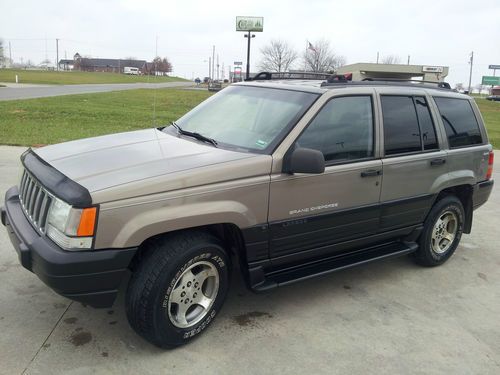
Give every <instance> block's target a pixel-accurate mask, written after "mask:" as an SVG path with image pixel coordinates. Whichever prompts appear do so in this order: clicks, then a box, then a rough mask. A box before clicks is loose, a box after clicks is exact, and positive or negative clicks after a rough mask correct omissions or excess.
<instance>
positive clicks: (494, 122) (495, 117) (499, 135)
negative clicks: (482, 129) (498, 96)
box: [476, 99, 500, 150]
mask: <svg viewBox="0 0 500 375" xmlns="http://www.w3.org/2000/svg"><path fill="white" fill-rule="evenodd" d="M476 103H477V105H478V106H479V109H480V110H481V115H482V116H483V120H484V122H485V124H486V129H488V137H489V138H490V143H491V144H492V145H493V147H494V148H495V149H496V150H498V149H500V102H492V101H489V100H486V99H476Z"/></svg>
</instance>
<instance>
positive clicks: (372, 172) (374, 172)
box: [361, 169, 382, 177]
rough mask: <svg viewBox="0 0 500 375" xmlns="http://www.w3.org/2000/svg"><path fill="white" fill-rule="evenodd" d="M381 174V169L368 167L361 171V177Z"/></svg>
mask: <svg viewBox="0 0 500 375" xmlns="http://www.w3.org/2000/svg"><path fill="white" fill-rule="evenodd" d="M381 174H382V170H380V169H369V170H367V171H363V172H361V177H373V176H380V175H381Z"/></svg>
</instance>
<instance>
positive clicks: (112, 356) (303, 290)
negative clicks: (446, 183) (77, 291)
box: [0, 146, 500, 375]
mask: <svg viewBox="0 0 500 375" xmlns="http://www.w3.org/2000/svg"><path fill="white" fill-rule="evenodd" d="M22 151H23V148H19V147H7V146H0V175H1V176H2V178H1V179H0V194H2V196H3V193H4V192H5V191H6V189H7V188H8V187H10V186H11V185H13V184H15V183H16V181H17V179H18V176H19V163H18V157H19V155H20V154H21V152H22ZM495 177H496V179H497V181H499V179H500V173H495ZM499 225H500V186H498V184H497V185H496V186H495V188H494V192H493V195H492V197H491V198H490V201H489V202H488V203H487V204H486V205H485V206H483V207H481V208H480V209H479V210H478V211H476V213H475V217H474V226H473V233H472V234H471V235H464V237H463V239H462V242H461V245H460V246H459V248H458V249H457V251H456V253H455V255H454V256H453V257H452V258H451V259H450V260H449V261H448V262H447V263H446V264H445V265H443V266H442V267H437V268H421V267H418V266H416V265H415V264H414V263H413V262H412V261H411V259H410V258H409V257H402V258H398V259H392V260H387V261H382V262H378V263H373V264H369V265H364V266H361V267H358V268H356V269H351V270H344V271H341V272H337V273H334V274H331V275H329V276H326V277H322V278H317V279H313V280H309V281H306V282H302V283H298V284H294V285H291V286H288V287H283V288H279V289H276V290H273V291H271V292H269V293H267V294H253V293H251V292H249V291H247V290H246V289H245V287H244V286H243V283H242V281H241V279H240V278H238V276H237V275H236V273H235V277H234V279H233V283H232V286H231V290H230V293H229V296H228V299H227V301H226V304H225V306H224V308H223V309H222V311H221V313H220V314H219V316H218V317H217V319H216V320H215V321H214V324H213V325H212V326H211V327H210V328H209V329H208V330H207V331H206V332H205V333H204V334H203V335H201V336H200V337H199V338H197V339H196V340H195V341H193V342H192V343H191V344H189V345H187V346H184V347H181V348H178V349H176V350H171V351H162V350H160V349H158V348H156V347H154V346H152V345H150V344H148V343H147V342H145V341H144V340H142V339H141V338H139V337H138V336H137V335H136V334H135V333H134V332H133V331H132V330H131V329H130V328H129V326H128V324H127V319H126V317H125V314H124V309H123V294H122V295H121V296H120V297H119V299H118V301H117V302H116V303H115V306H114V307H113V308H111V309H104V310H97V309H92V308H90V307H85V306H83V305H82V304H80V303H76V302H70V301H69V300H66V299H64V298H63V297H60V296H58V295H56V294H55V293H53V292H52V291H51V290H50V289H49V288H47V287H46V286H45V285H44V284H43V283H42V282H41V281H40V280H39V279H38V278H37V277H36V276H35V275H33V274H31V273H30V272H28V271H26V270H24V269H23V268H22V267H21V266H20V265H19V262H18V260H17V255H16V253H15V252H14V250H13V248H12V246H11V244H10V243H9V241H8V238H7V234H6V231H5V230H4V228H0V373H2V374H19V373H23V372H25V373H27V374H48V373H50V374H88V373H98V374H102V373H106V374H109V373H113V374H114V373H121V374H136V373H140V374H167V373H173V374H197V375H199V374H277V373H286V374H334V373H338V374H443V373H449V374H499V373H500V319H499V316H500V251H499V249H498V244H499V243H500V231H499V230H498V228H499Z"/></svg>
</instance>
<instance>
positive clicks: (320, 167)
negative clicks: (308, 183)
mask: <svg viewBox="0 0 500 375" xmlns="http://www.w3.org/2000/svg"><path fill="white" fill-rule="evenodd" d="M324 171H325V157H324V156H323V153H322V152H321V151H318V150H313V149H310V148H301V147H299V148H296V149H295V150H293V151H292V154H291V155H290V159H289V162H288V168H287V171H286V172H288V173H310V174H319V173H323V172H324Z"/></svg>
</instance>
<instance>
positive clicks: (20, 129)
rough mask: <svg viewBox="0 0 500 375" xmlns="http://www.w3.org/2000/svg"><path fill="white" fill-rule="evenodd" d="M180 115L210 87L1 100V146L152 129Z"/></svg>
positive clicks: (201, 99)
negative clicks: (154, 103) (197, 89)
mask: <svg viewBox="0 0 500 375" xmlns="http://www.w3.org/2000/svg"><path fill="white" fill-rule="evenodd" d="M155 94H156V126H160V125H162V124H168V123H169V122H170V121H173V120H176V119H178V118H179V117H180V116H181V115H183V114H184V113H186V112H187V111H189V110H190V109H191V108H193V107H194V106H196V105H197V104H198V103H200V102H202V101H203V100H205V99H206V98H208V97H209V96H210V93H208V91H195V90H175V89H157V90H152V89H141V90H130V91H115V92H109V93H99V94H81V95H68V96H58V97H51V98H40V99H29V100H13V101H0V144H4V145H23V146H33V145H44V144H52V143H59V142H64V141H69V140H73V139H79V138H86V137H93V136H97V135H102V134H109V133H117V132H123V131H129V130H135V129H143V128H151V127H153V101H154V96H155Z"/></svg>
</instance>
